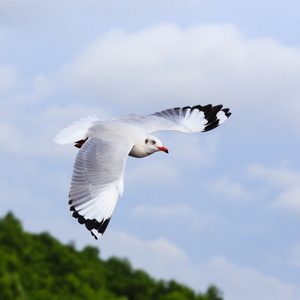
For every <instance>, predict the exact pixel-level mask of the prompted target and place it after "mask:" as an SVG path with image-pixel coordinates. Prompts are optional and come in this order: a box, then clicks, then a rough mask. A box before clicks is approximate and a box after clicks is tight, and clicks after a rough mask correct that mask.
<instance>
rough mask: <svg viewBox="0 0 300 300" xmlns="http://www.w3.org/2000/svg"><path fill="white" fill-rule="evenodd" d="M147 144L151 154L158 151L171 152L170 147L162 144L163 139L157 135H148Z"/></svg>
mask: <svg viewBox="0 0 300 300" xmlns="http://www.w3.org/2000/svg"><path fill="white" fill-rule="evenodd" d="M145 146H146V149H147V152H149V154H152V153H154V152H157V151H163V152H166V153H169V151H168V149H167V148H166V147H164V146H163V145H162V143H161V141H160V140H159V139H158V138H157V137H155V136H152V135H149V136H147V137H146V139H145Z"/></svg>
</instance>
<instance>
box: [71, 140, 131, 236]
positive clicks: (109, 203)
mask: <svg viewBox="0 0 300 300" xmlns="http://www.w3.org/2000/svg"><path fill="white" fill-rule="evenodd" d="M131 148H132V145H130V144H123V143H122V144H121V145H120V144H118V143H116V142H107V141H102V140H99V139H97V138H89V139H88V140H87V141H86V142H85V143H84V145H83V146H82V148H81V149H80V151H79V152H78V154H77V156H76V160H75V164H74V170H73V176H72V183H71V188H70V193H69V205H70V210H71V211H73V217H74V218H77V219H78V222H79V223H80V224H85V226H86V228H87V229H88V230H90V231H91V234H92V235H93V236H94V237H95V238H96V239H97V235H98V236H101V235H102V234H103V233H104V231H105V229H106V227H107V225H108V223H109V221H110V218H111V215H112V213H113V211H114V208H115V206H116V203H117V200H118V196H119V195H122V194H123V189H124V185H123V176H124V169H125V164H126V159H127V156H128V153H129V152H130V150H131Z"/></svg>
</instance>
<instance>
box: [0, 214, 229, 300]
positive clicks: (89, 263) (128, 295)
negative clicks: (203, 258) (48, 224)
mask: <svg viewBox="0 0 300 300" xmlns="http://www.w3.org/2000/svg"><path fill="white" fill-rule="evenodd" d="M0 299H3V300H35V299H36V300H48V299H49V300H53V299H59V300H79V299H85V300H89V299H97V300H223V298H222V296H221V292H220V291H219V290H218V289H217V288H216V287H215V286H210V287H208V289H207V291H206V293H204V294H197V293H195V292H194V291H193V290H191V289H190V288H188V287H187V286H185V285H182V284H180V283H177V282H176V281H174V280H170V281H164V280H159V281H158V280H155V279H153V278H152V277H150V276H149V275H148V274H147V273H146V272H144V271H141V270H133V268H132V267H131V265H130V263H129V261H128V260H127V259H119V258H116V257H111V258H109V259H108V260H102V259H101V258H99V250H98V249H97V248H95V247H91V246H87V247H85V248H84V249H83V250H82V251H78V250H76V249H75V247H74V245H73V244H69V245H63V244H61V243H60V242H59V241H58V240H56V239H55V238H53V237H52V236H50V235H49V234H48V233H41V234H32V233H28V232H24V230H23V228H22V225H21V223H20V221H19V220H18V219H17V218H15V217H14V215H13V214H12V213H8V214H7V215H6V216H5V217H3V218H0Z"/></svg>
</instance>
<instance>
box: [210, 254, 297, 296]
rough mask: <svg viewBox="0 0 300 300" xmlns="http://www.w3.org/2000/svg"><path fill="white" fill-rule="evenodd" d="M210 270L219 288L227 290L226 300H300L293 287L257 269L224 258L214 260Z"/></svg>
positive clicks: (211, 261) (211, 262)
mask: <svg viewBox="0 0 300 300" xmlns="http://www.w3.org/2000/svg"><path fill="white" fill-rule="evenodd" d="M208 268H209V272H210V273H212V274H214V279H215V280H216V283H217V286H220V287H223V289H224V290H225V295H224V297H225V299H230V300H239V299H244V300H253V299H257V300H264V299H274V300H282V299H286V300H288V299H290V300H291V299H293V300H296V299H298V298H297V295H296V290H295V287H294V286H293V285H291V284H288V283H284V282H281V281H280V280H278V279H277V278H275V277H272V276H268V275H265V274H262V273H261V272H259V271H257V270H256V269H253V268H250V267H243V266H238V265H236V264H234V263H232V262H230V261H228V260H227V259H226V258H224V257H215V258H212V259H211V260H210V262H209V263H208Z"/></svg>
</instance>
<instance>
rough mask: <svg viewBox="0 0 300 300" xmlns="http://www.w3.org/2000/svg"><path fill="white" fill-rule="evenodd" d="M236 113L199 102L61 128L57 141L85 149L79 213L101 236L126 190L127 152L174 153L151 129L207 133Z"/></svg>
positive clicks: (78, 179) (75, 189)
mask: <svg viewBox="0 0 300 300" xmlns="http://www.w3.org/2000/svg"><path fill="white" fill-rule="evenodd" d="M230 115H231V113H230V112H229V109H228V108H223V105H216V106H212V105H211V104H208V105H205V106H201V105H196V106H192V107H191V106H186V107H181V108H180V107H177V108H172V109H166V110H163V111H161V112H157V113H154V114H150V115H136V114H129V115H123V116H119V117H116V118H114V119H110V120H100V119H98V118H97V117H96V116H90V117H87V118H84V119H80V120H79V121H76V122H74V123H72V124H71V125H69V126H68V127H66V128H65V129H63V130H61V131H60V132H59V133H58V134H57V136H56V137H55V139H54V141H55V142H56V143H58V144H61V145H65V144H69V143H74V146H75V147H77V148H80V150H79V152H78V154H77V156H76V159H75V164H74V170H73V175H72V182H71V188H70V192H69V205H70V210H71V211H72V212H73V217H74V218H76V219H77V220H78V222H79V223H80V224H85V226H86V228H87V229H88V230H89V231H90V232H91V234H92V235H93V236H94V237H95V238H96V239H97V238H98V237H100V236H101V235H102V234H103V233H104V231H105V229H106V227H107V225H108V223H109V221H110V219H111V216H112V213H113V211H114V209H115V206H116V203H117V200H118V197H119V195H121V196H122V194H123V190H124V183H123V177H124V170H125V164H126V159H127V156H128V155H129V156H133V157H137V158H142V157H145V156H148V155H150V154H152V153H154V152H158V151H163V152H166V153H168V149H167V148H166V147H164V146H163V145H162V143H161V141H160V140H159V139H158V138H157V137H155V136H153V135H149V133H152V132H155V131H160V130H177V131H181V132H184V133H195V132H205V131H209V130H212V129H214V128H216V127H217V126H219V125H220V124H222V123H223V122H224V121H225V120H226V119H227V118H228V117H229V116H230Z"/></svg>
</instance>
